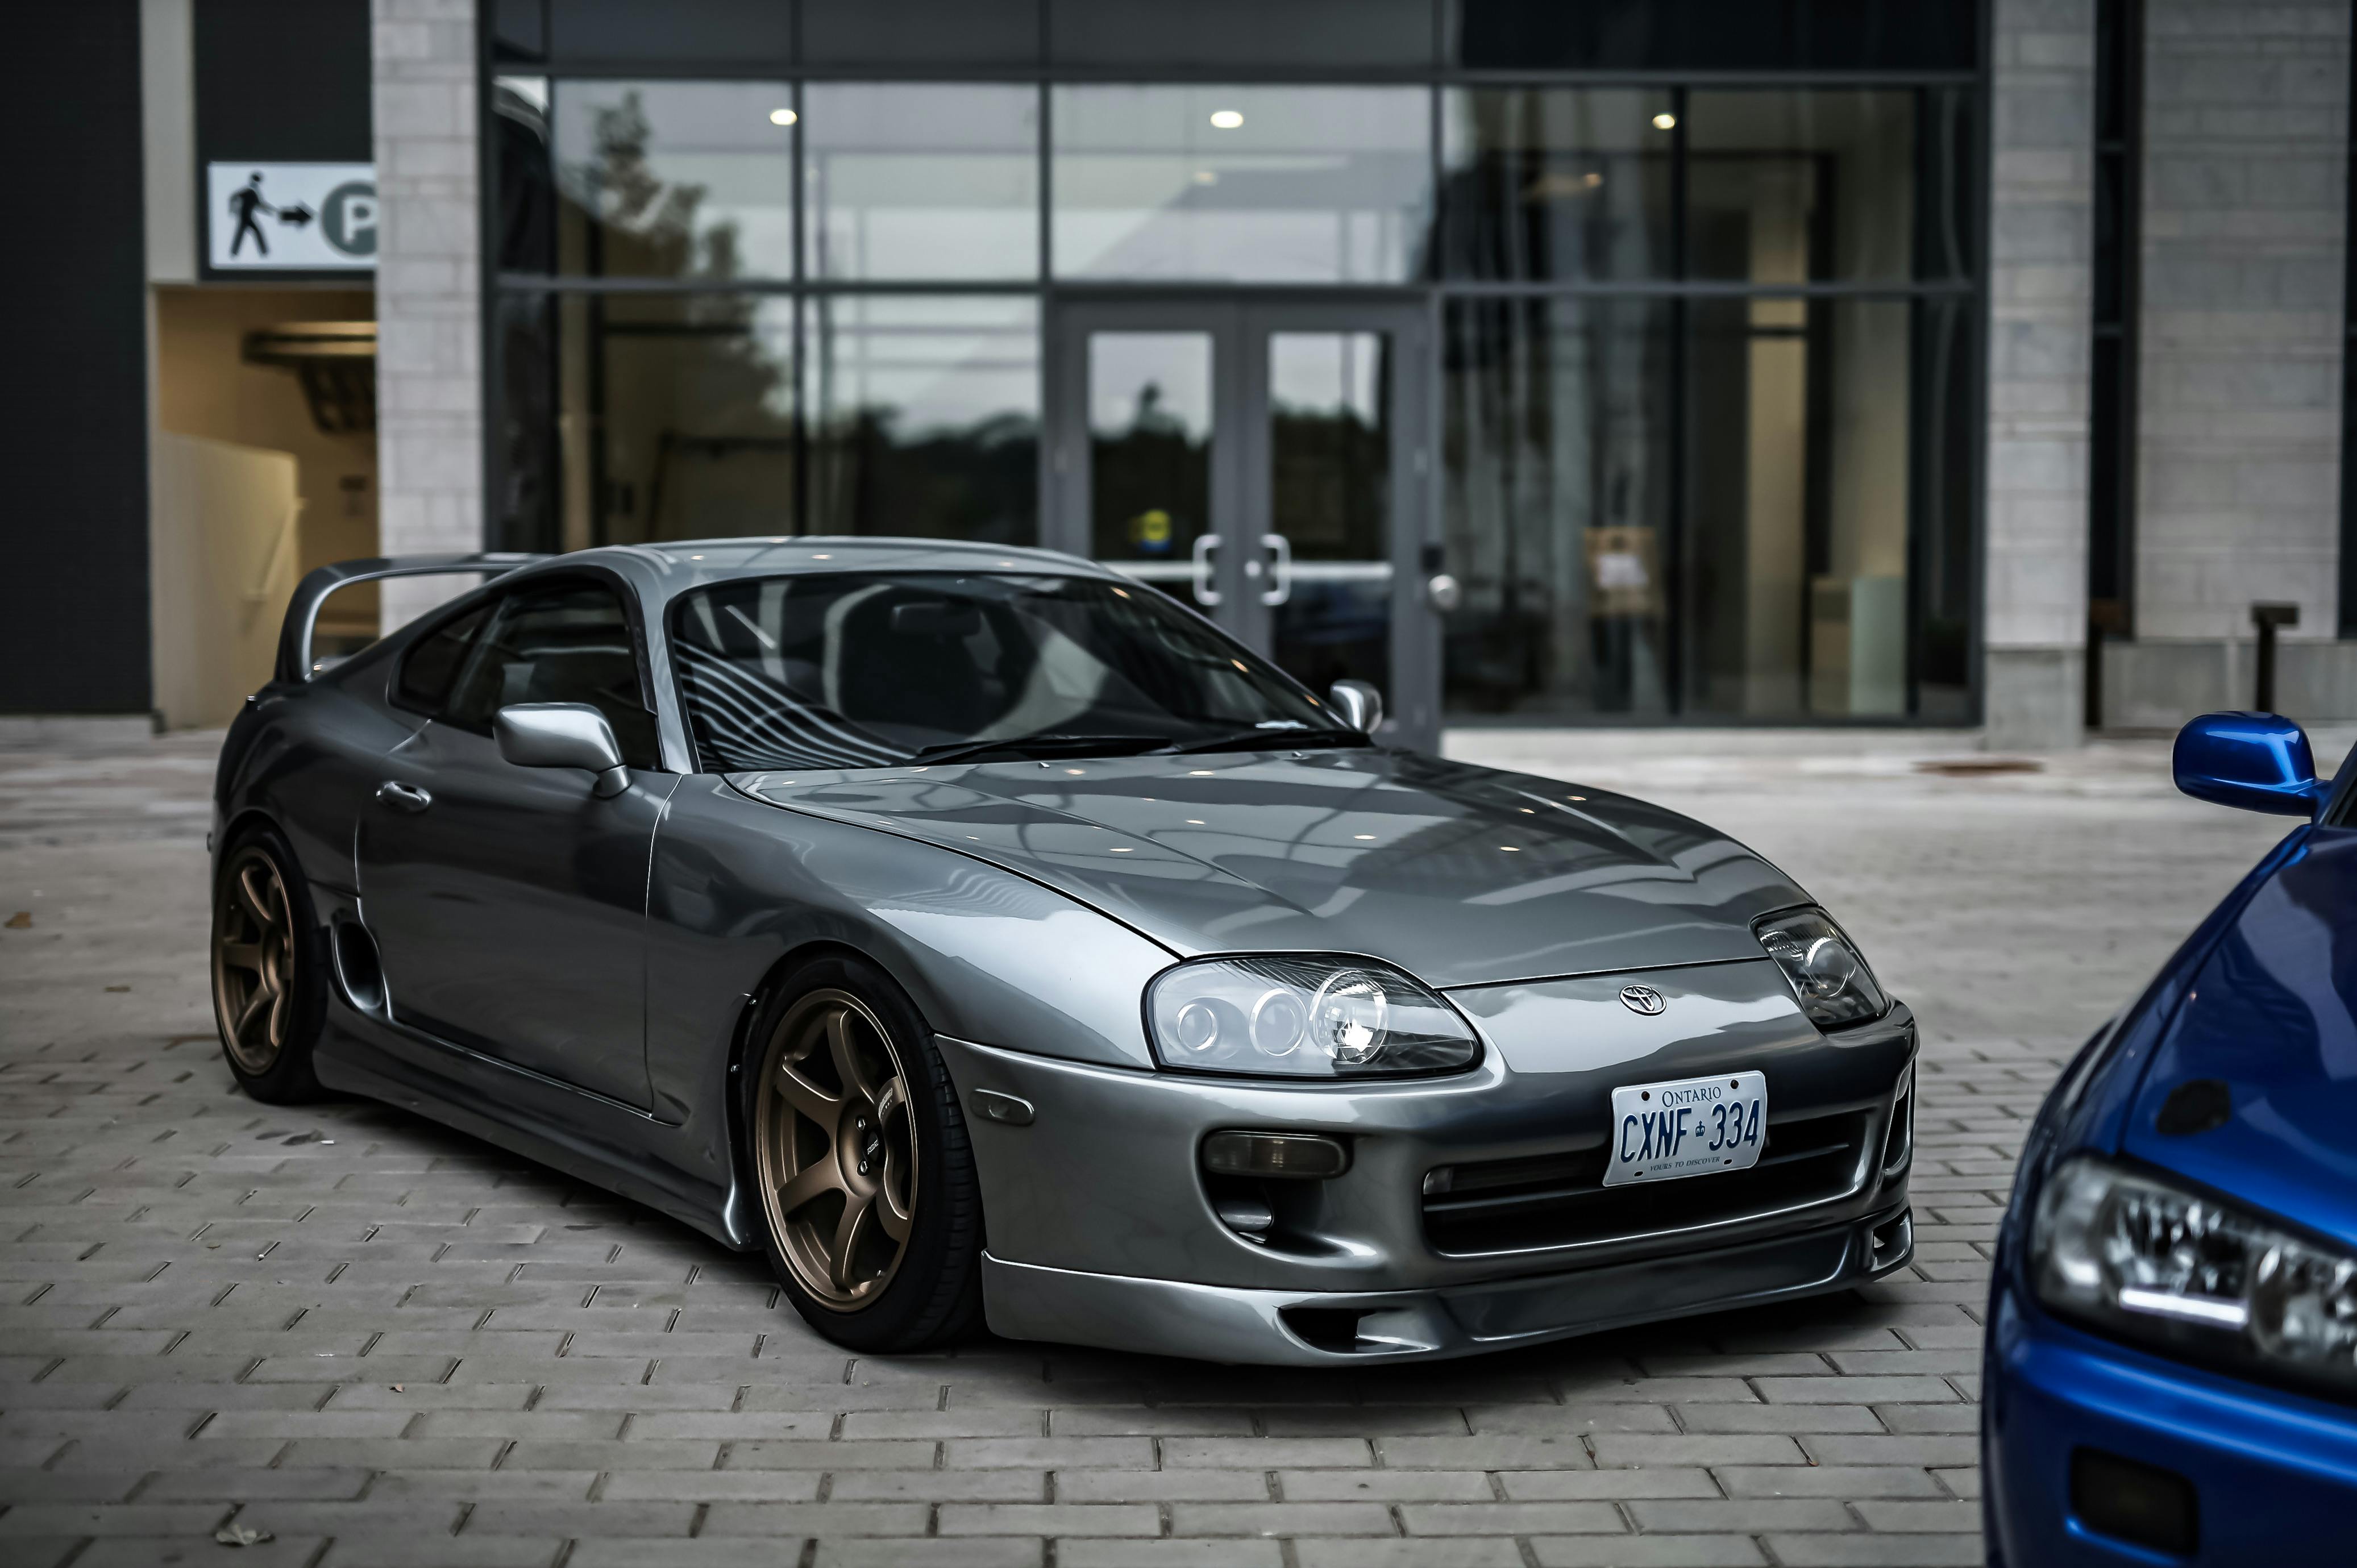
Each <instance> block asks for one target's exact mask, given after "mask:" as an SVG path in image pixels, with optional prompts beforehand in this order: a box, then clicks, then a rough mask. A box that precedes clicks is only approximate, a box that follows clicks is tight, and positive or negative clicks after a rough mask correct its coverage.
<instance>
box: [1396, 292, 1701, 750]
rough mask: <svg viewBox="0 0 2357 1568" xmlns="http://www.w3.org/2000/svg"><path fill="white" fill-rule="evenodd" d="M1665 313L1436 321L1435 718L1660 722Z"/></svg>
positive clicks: (1633, 308)
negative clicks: (1444, 566)
mask: <svg viewBox="0 0 2357 1568" xmlns="http://www.w3.org/2000/svg"><path fill="white" fill-rule="evenodd" d="M1671 309H1672V307H1671V306H1669V305H1667V304H1665V303H1663V302H1660V301H1650V300H1586V299H1555V300H1544V299H1527V300H1507V299H1494V300H1458V301H1453V302H1451V303H1450V304H1449V305H1448V308H1447V317H1446V330H1447V338H1446V349H1445V358H1444V366H1443V373H1444V375H1445V377H1446V385H1445V387H1444V394H1445V396H1444V408H1445V413H1444V420H1445V424H1444V434H1443V448H1444V458H1445V462H1446V467H1447V472H1446V477H1445V489H1444V497H1445V500H1444V508H1445V515H1444V526H1445V528H1446V530H1447V550H1448V565H1449V570H1450V571H1451V572H1452V573H1453V574H1454V575H1456V576H1457V577H1458V581H1459V582H1460V583H1461V584H1462V585H1463V589H1464V597H1463V600H1462V602H1461V604H1460V606H1459V607H1458V609H1457V610H1456V611H1455V612H1454V613H1452V614H1450V615H1449V616H1448V618H1447V631H1446V643H1445V652H1444V654H1443V665H1442V682H1443V702H1444V704H1445V708H1446V714H1445V715H1444V716H1445V717H1448V718H1466V719H1470V718H1479V717H1481V716H1484V715H1499V714H1520V715H1528V716H1531V717H1545V718H1569V717H1574V716H1577V715H1580V714H1644V715H1650V716H1654V717H1659V716H1662V715H1663V714H1666V713H1667V711H1668V709H1669V703H1670V695H1671V689H1672V687H1671V676H1670V671H1669V670H1668V666H1667V652H1668V649H1667V642H1666V639H1665V637H1664V634H1663V618H1664V615H1665V613H1666V611H1667V609H1668V604H1669V601H1668V596H1667V593H1666V591H1665V587H1666V584H1665V572H1666V569H1667V567H1668V564H1669V561H1668V552H1667V551H1666V550H1665V549H1664V548H1663V545H1664V542H1665V540H1666V539H1667V535H1668V528H1669V523H1670V507H1671V504H1672V483H1671V479H1672V475H1671V468H1670V464H1671V451H1672V442H1671V427H1670V421H1671V405H1670V380H1671V376H1670V370H1671V355H1672V352H1673V349H1672V341H1673V340H1672V338H1671V334H1670V326H1669V323H1670V312H1671Z"/></svg>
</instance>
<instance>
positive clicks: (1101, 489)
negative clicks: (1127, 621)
mask: <svg viewBox="0 0 2357 1568" xmlns="http://www.w3.org/2000/svg"><path fill="white" fill-rule="evenodd" d="M1088 375H1089V550H1090V553H1091V554H1092V555H1094V556H1095V557H1096V558H1097V559H1098V560H1100V561H1111V562H1115V563H1118V564H1122V565H1124V566H1125V567H1127V568H1129V569H1130V570H1131V571H1132V573H1133V574H1134V575H1136V576H1139V577H1142V578H1145V579H1146V581H1148V582H1151V583H1154V584H1156V585H1158V586H1160V587H1162V588H1165V589H1167V590H1168V591H1169V592H1172V593H1182V587H1181V585H1182V583H1183V582H1185V581H1186V580H1187V578H1188V577H1189V572H1190V570H1191V563H1192V561H1193V557H1194V550H1195V541H1196V540H1197V539H1199V538H1200V537H1201V536H1202V535H1204V534H1206V533H1208V532H1211V334H1209V333H1206V332H1092V333H1091V334H1089V368H1088Z"/></svg>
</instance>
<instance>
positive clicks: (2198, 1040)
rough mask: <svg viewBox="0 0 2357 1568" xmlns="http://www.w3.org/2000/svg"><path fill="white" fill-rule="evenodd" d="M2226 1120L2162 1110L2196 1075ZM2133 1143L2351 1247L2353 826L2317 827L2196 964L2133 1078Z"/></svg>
mask: <svg viewBox="0 0 2357 1568" xmlns="http://www.w3.org/2000/svg"><path fill="white" fill-rule="evenodd" d="M2205 1078H2206V1079H2219V1080H2221V1081H2222V1082H2223V1083H2225V1084H2226V1086H2227V1088H2228V1090H2230V1092H2231V1093H2232V1095H2233V1110H2232V1112H2231V1113H2230V1114H2229V1116H2228V1118H2227V1120H2226V1122H2225V1123H2224V1124H2223V1125H2222V1126H2218V1127H2216V1128H2213V1129H2212V1130H2211V1131H2208V1132H2201V1133H2181V1134H2178V1135H2174V1136H2172V1135H2169V1134H2167V1133H2161V1132H2160V1131H2158V1128H2157V1126H2156V1124H2155V1122H2156V1118H2157V1117H2158V1115H2159V1113H2160V1109H2161V1106H2162V1105H2163V1103H2164V1102H2166V1101H2167V1100H2168V1099H2169V1095H2170V1093H2171V1092H2173V1091H2174V1090H2177V1089H2178V1088H2179V1086H2180V1085H2182V1084H2184V1083H2185V1082H2187V1081H2188V1080H2189V1079H2205ZM2122 1142H2123V1144H2124V1146H2125V1149H2126V1152H2127V1153H2128V1154H2131V1155H2135V1156H2136V1157H2137V1158H2139V1159H2143V1160H2147V1161H2150V1162H2151V1163H2152V1164H2154V1165H2162V1166H2165V1167H2167V1168H2168V1169H2170V1170H2173V1171H2176V1172H2178V1173H2179V1174H2180V1175H2183V1176H2190V1177H2191V1178H2193V1179H2194V1180H2196V1181H2199V1182H2201V1183H2203V1184H2205V1185H2207V1186H2209V1187H2214V1188H2216V1189H2217V1190H2218V1191H2220V1192H2222V1193H2225V1194H2229V1195H2232V1196H2233V1197H2238V1198H2240V1199H2242V1200H2244V1202H2246V1203H2249V1204H2251V1205H2254V1206H2255V1207H2257V1208H2263V1209H2266V1210H2269V1211H2271V1212H2273V1213H2276V1214H2279V1215H2281V1216H2283V1217H2284V1218H2286V1219H2290V1220H2293V1221H2295V1222H2296V1223H2298V1224H2300V1225H2303V1226H2306V1227H2308V1228H2309V1229H2310V1230H2318V1231H2321V1232H2323V1233H2324V1234H2326V1235H2329V1236H2333V1237H2337V1238H2339V1239H2340V1240H2342V1241H2344V1242H2346V1243H2348V1244H2349V1245H2350V1246H2352V1248H2357V831H2352V830H2349V829H2341V828H2325V829H2319V830H2317V831H2316V832H2314V834H2313V835H2312V836H2311V837H2310V839H2309V843H2308V844H2307V845H2306V846H2305V847H2304V848H2302V849H2301V850H2299V851H2298V853H2296V854H2294V855H2293V857H2292V858H2291V859H2290V860H2288V861H2287V862H2286V863H2285V865H2283V866H2282V868H2281V869H2280V870H2278V871H2277V872H2276V875H2274V876H2273V877H2271V878H2270V879H2269V880H2268V881H2267V882H2266V883H2265V884H2264V885H2262V886H2260V887H2259V888H2258V890H2257V891H2256V892H2255V894H2254V895H2253V896H2252V897H2251V900H2250V902H2249V903H2248V904H2246V905H2245V906H2244V908H2243V911H2242V913H2241V914H2240V916H2239V917H2237V918H2236V919H2235V921H2234V923H2233V926H2232V927H2231V928H2230V929H2228V930H2227V932H2226V934H2225V936H2224V937H2223V938H2222V940H2220V942H2219V944H2218V946H2217V948H2216V950H2214V951H2213V952H2212V954H2211V955H2210V957H2209V959H2208V961H2206V962H2205V963H2204V964H2203V966H2202V969H2201V973H2200V975H2199V976H2198V977H2197V978H2196V980H2195V982H2194V984H2193V988H2192V990H2191V992H2190V993H2189V994H2188V995H2187V997H2186V1000H2185V1004H2184V1006H2183V1007H2182V1008H2181V1009H2180V1010H2179V1014H2178V1016H2177V1018H2176V1020H2175V1022H2174V1023H2173V1024H2172V1025H2171V1026H2170V1027H2169V1031H2168V1033H2167V1034H2166V1035H2165V1036H2163V1037H2162V1040H2161V1042H2160V1046H2159V1048H2158V1050H2156V1051H2155V1052H2154V1054H2153V1058H2152V1065H2151V1067H2150V1069H2148V1070H2147V1072H2146V1074H2145V1078H2144V1081H2143V1083H2142V1084H2141V1085H2140V1086H2139V1087H2138V1089H2137V1090H2136V1101H2135V1107H2134V1109H2133V1111H2131V1112H2130V1113H2129V1116H2128V1121H2127V1132H2126V1134H2125V1136H2124V1138H2123V1140H2122Z"/></svg>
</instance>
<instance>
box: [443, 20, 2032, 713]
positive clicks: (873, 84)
mask: <svg viewBox="0 0 2357 1568" xmlns="http://www.w3.org/2000/svg"><path fill="white" fill-rule="evenodd" d="M1265 9H1266V8H1265V7H1263V6H1248V5H1242V4H1238V3H1232V0H1168V4H1157V5H1142V4H1141V5H1129V4H1126V3H1125V4H1122V5H1111V4H1084V3H1082V0H974V4H971V5H956V6H951V5H941V4H938V3H937V0H906V3H905V4H892V3H888V0H874V3H872V4H867V5H854V4H851V3H849V0H841V3H838V0H801V3H800V4H799V5H789V4H785V3H784V0H780V3H779V4H776V5H766V6H763V5H742V6H737V5H732V4H731V0H692V3H691V4H689V5H688V6H687V12H688V13H689V15H687V17H686V21H685V22H684V23H683V27H685V29H686V30H685V31H684V32H677V31H673V32H672V33H669V34H664V35H663V36H662V37H658V36H657V33H658V32H660V31H661V30H659V29H658V30H655V31H650V30H649V29H647V28H645V27H641V26H640V25H639V23H637V22H636V21H633V20H632V19H631V16H632V15H633V13H632V11H631V8H630V7H627V6H619V5H615V4H609V3H608V0H523V3H522V4H521V5H505V6H502V7H500V8H499V10H498V13H497V15H498V17H499V19H498V20H497V21H496V22H495V23H494V26H495V27H496V28H497V29H498V30H497V31H496V33H495V36H494V38H493V39H492V47H493V50H494V54H495V57H496V58H498V59H500V60H501V61H502V62H503V63H502V64H501V65H500V67H499V74H498V79H497V81H496V82H495V90H494V91H493V92H492V93H491V94H490V95H489V107H490V113H489V116H488V126H489V134H490V137H491V138H492V154H493V156H492V157H491V158H490V165H491V171H492V178H491V186H492V191H491V198H490V200H491V205H490V209H489V212H488V214H487V226H488V227H487V231H488V232H490V234H492V235H493V236H495V241H494V243H495V244H496V248H497V257H498V259H497V273H498V276H497V279H496V289H495V301H494V307H493V309H492V311H491V312H490V315H491V319H492V323H493V326H492V328H491V330H490V334H489V340H490V350H491V355H492V361H493V362H492V367H491V372H490V378H489V382H490V387H491V389H492V392H493V400H494V404H495V408H494V416H493V418H492V420H491V422H490V431H491V435H490V454H489V457H490V473H491V479H492V490H491V494H492V496H493V500H494V508H495V512H496V516H495V519H494V522H493V526H492V533H493V538H494V542H495V543H497V544H500V545H502V546H506V547H511V548H579V547H583V546H587V545H592V544H598V543H619V542H659V541H664V540H674V539H682V538H690V537H711V536H716V535H730V534H787V533H818V532H826V533H849V534H916V535H925V536H932V537H942V538H969V539H977V540H987V541H991V542H1005V543H1043V544H1049V545H1051V546H1054V547H1057V548H1063V549H1071V550H1077V551H1081V552H1083V553H1090V554H1093V555H1095V556H1097V557H1098V558H1100V559H1103V560H1106V561H1108V562H1110V563H1113V564H1116V565H1119V566H1120V567H1122V569H1124V570H1125V571H1128V572H1130V573H1131V574H1132V575H1135V576H1137V577H1138V578H1140V579H1141V580H1143V581H1146V582H1148V583H1152V584H1154V585H1157V587H1160V588H1162V589H1164V590H1166V591H1168V592H1170V593H1173V594H1175V595H1178V596H1180V597H1182V598H1183V599H1186V600H1188V602H1190V603H1193V604H1195V605H1197V606H1198V607H1201V608H1203V609H1205V611H1206V613H1208V614H1212V615H1213V616H1214V617H1215V618H1220V619H1222V622H1223V624H1227V625H1228V626H1229V627H1230V628H1231V629H1232V630H1233V631H1235V632H1236V633H1237V634H1238V635H1240V636H1243V637H1245V639H1247V640H1249V641H1253V642H1254V644H1255V645H1256V646H1259V647H1261V648H1262V649H1263V650H1264V651H1266V652H1268V653H1269V654H1270V656H1271V657H1273V658H1275V659H1277V660H1278V661H1279V662H1280V663H1282V664H1284V665H1285V666H1286V668H1288V669H1292V670H1294V671H1296V672H1297V673H1298V674H1301V675H1302V676H1303V677H1304V678H1305V679H1309V680H1311V681H1313V682H1317V683H1319V684H1321V685H1322V683H1323V682H1325V681H1327V680H1330V679H1331V678H1333V677H1334V676H1336V675H1339V674H1353V675H1358V676H1361V678H1366V679H1371V680H1374V681H1375V682H1377V683H1378V684H1380V685H1383V686H1384V688H1385V690H1386V693H1387V694H1392V693H1394V691H1397V692H1399V693H1414V692H1415V691H1418V690H1422V691H1426V692H1427V693H1429V702H1428V703H1425V707H1426V708H1427V709H1428V710H1429V713H1428V718H1429V720H1430V722H1431V724H1433V725H1437V723H1438V722H1442V721H1444V720H1445V721H1446V722H1450V723H1529V724H1546V723H1587V722H1607V723H1609V722H1646V721H1652V722H1672V721H1677V720H1696V721H1707V722H1729V721H1736V722H1747V721H1758V722H1767V723H1776V722H1785V723H1822V722H1826V721H1828V720H1836V721H1837V720H1850V719H1856V720H1861V721H1868V722H1894V721H1896V722H1905V721H1910V720H1912V721H1918V722H1943V723H1960V722H1968V721H1969V719H1970V718H1971V717H1972V715H1973V713H1974V704H1975V699H1974V695H1973V671H1974V669H1975V657H1974V645H1975V637H1976V635H1977V632H1976V610H1975V602H1976V594H1977V582H1976V576H1977V569H1978V568H1977V544H1976V530H1977V523H1976V517H1977V510H1978V503H1977V489H1978V480H1977V469H1976V464H1977V445H1978V442H1977V435H1976V434H1975V431H1976V421H1977V419H1978V416H1979V409H1978V400H1979V396H1980V383H1981V377H1982V370H1981V366H1980V360H1981V350H1980V348H1979V343H1980V332H1981V320H1982V314H1983V305H1982V301H1981V298H1980V285H1979V260H1978V258H1979V256H1980V253H1981V246H1982V238H1981V236H1980V235H1979V234H1978V233H1977V232H1976V231H1975V216H1974V215H1975V214H1976V213H1977V212H1978V211H1979V210H1980V209H1981V204H1982V199H1983V188H1984V181H1985V174H1984V172H1983V170H1982V169H1981V168H1980V166H1979V159H1980V152H1979V145H1980V134H1979V130H1978V126H1979V124H1980V120H1981V117H1982V102H1983V95H1984V93H1985V91H1986V88H1985V82H1984V81H1983V79H1982V76H1981V74H1980V67H1979V63H1978V60H1977V58H1976V53H1977V48H1978V39H1979V23H1978V21H1977V19H1976V16H1975V7H1974V6H1973V5H1971V4H1969V3H1964V4H1954V5H1932V4H1923V3H1913V0H1910V3H1909V4H1900V3H1898V0H1889V3H1884V0H1774V3H1773V4H1769V5H1735V4H1734V3H1733V0H1724V3H1722V0H1674V3H1672V0H1665V3H1652V0H1648V3H1647V4H1644V5H1638V4H1635V3H1634V0H1630V3H1628V4H1621V3H1620V0H1598V3H1596V4H1592V5H1581V6H1577V7H1564V6H1559V5H1556V6H1548V5H1536V4H1531V3H1523V0H1380V3H1376V0H1365V3H1353V4H1340V3H1339V0H1338V3H1336V4H1324V3H1322V0H1321V3H1318V4H1305V5H1299V6H1296V7H1289V8H1287V10H1286V22H1285V25H1284V27H1278V28H1277V29H1276V31H1275V33H1274V34H1267V36H1265V37H1262V36H1261V34H1265V33H1266V32H1267V29H1266V28H1265V27H1263V26H1262V23H1263V22H1264V21H1265V17H1263V16H1262V13H1263V11H1265ZM511 13H512V16H513V18H520V19H512V18H511ZM780 13H790V14H791V20H792V25H791V27H784V28H782V29H781V28H780V27H778V26H777V23H776V16H777V15H778V14H780ZM1770 13H1772V15H1770ZM732 17H733V18H736V19H735V20H732V19H731V18H732ZM691 24H692V25H691ZM1255 29H1259V31H1258V32H1255ZM1280 35H1281V36H1280ZM1297 35H1298V36H1297ZM666 38H668V39H669V40H670V41H668V42H667V41H665V39H666ZM683 38H688V39H700V40H704V41H703V42H702V43H699V44H697V45H696V47H695V48H689V47H688V45H687V44H686V43H683V42H681V41H680V40H681V39H683ZM728 39H733V40H735V42H734V43H731V44H729V45H728V46H727V47H726V48H721V47H719V41H720V40H728ZM797 51H799V52H797ZM1616 73H1624V74H1623V79H1622V80H1617V81H1616V80H1614V79H1613V78H1614V76H1615V74H1616ZM1681 73H1690V74H1691V76H1692V78H1693V80H1692V81H1687V80H1684V77H1682V75H1681ZM1353 78H1355V80H1354V79H1353ZM1109 311H1110V312H1114V314H1110V315H1108V314H1106V313H1107V312H1109ZM1121 311H1128V312H1130V313H1131V314H1129V315H1126V316H1125V315H1121V314H1119V312H1121ZM1354 311H1355V312H1360V313H1361V316H1360V317H1354V316H1353V312H1354ZM1287 312H1291V313H1292V314H1286V313H1287ZM1402 312H1405V315H1402V314H1401V313H1402ZM1092 313H1093V314H1092ZM1305 313H1306V314H1305ZM1382 313H1389V314H1382ZM1378 315H1381V319H1380V320H1378V319H1377V317H1378ZM1418 323H1422V324H1423V325H1421V326H1419V325H1417V324H1418ZM1060 432H1069V438H1067V436H1066V435H1060V434H1059V433H1060ZM1444 574H1445V575H1447V576H1448V577H1452V578H1454V579H1455V582H1456V585H1457V590H1458V591H1457V593H1456V595H1455V596H1454V597H1453V598H1452V597H1450V596H1448V595H1444V594H1438V593H1427V592H1426V585H1427V584H1428V583H1429V582H1430V581H1431V580H1433V579H1436V578H1438V577H1440V576H1442V575H1444ZM1419 682H1420V683H1421V685H1419ZM1413 708H1415V701H1414V700H1413V698H1412V697H1410V696H1394V712H1399V713H1403V714H1405V713H1407V712H1409V711H1410V710H1411V709H1413Z"/></svg>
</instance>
